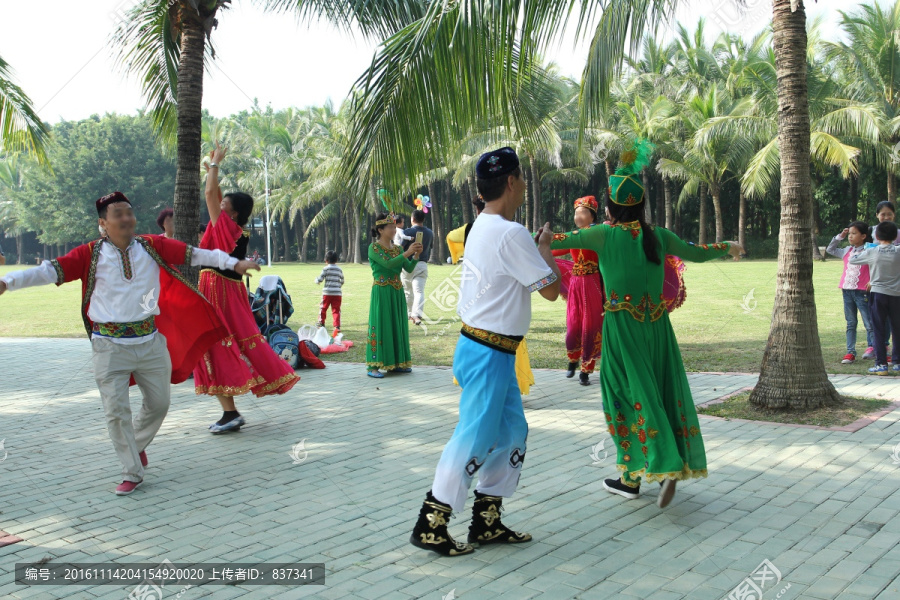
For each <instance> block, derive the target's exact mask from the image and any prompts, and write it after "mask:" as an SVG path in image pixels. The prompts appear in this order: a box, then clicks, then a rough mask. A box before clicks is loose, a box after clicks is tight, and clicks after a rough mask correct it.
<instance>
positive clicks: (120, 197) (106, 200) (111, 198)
mask: <svg viewBox="0 0 900 600" xmlns="http://www.w3.org/2000/svg"><path fill="white" fill-rule="evenodd" d="M116 202H127V203H128V204H129V205H130V204H131V200H129V199H128V198H126V197H125V194H123V193H122V192H113V193H112V194H107V195H105V196H103V197H102V198H100V199H99V200H97V202H96V204H97V214H98V215H99V214H100V212H101V211H102V210H103V209H104V208H106V207H107V206H109V205H110V204H114V203H116Z"/></svg>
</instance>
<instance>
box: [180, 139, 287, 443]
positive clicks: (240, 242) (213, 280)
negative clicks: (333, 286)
mask: <svg viewBox="0 0 900 600" xmlns="http://www.w3.org/2000/svg"><path fill="white" fill-rule="evenodd" d="M226 151H227V148H222V147H221V146H219V144H218V143H216V148H215V150H213V151H212V152H210V163H209V166H208V168H207V171H208V173H207V177H206V208H207V209H209V218H210V220H209V225H208V226H207V227H206V232H205V233H204V234H203V239H202V240H201V242H200V247H201V248H204V249H210V250H212V249H216V250H223V251H224V252H228V253H229V254H230V255H231V256H234V257H240V258H242V259H243V258H245V257H246V256H247V244H248V242H249V241H250V234H249V233H247V232H245V231H244V225H246V224H247V221H248V220H249V219H250V214H251V213H252V212H253V198H251V197H250V196H248V195H247V194H244V193H242V192H230V193H228V194H225V195H224V196H222V190H221V189H220V188H219V163H221V162H222V160H224V158H225V152H226ZM197 287H198V288H199V289H200V291H201V292H202V293H203V295H204V296H206V299H207V300H209V301H210V302H211V303H212V305H213V306H215V307H216V309H217V310H218V311H219V314H220V315H221V318H222V322H223V323H224V325H225V327H227V328H228V332H229V334H230V335H229V336H228V337H226V338H225V339H223V340H222V341H221V342H219V343H218V344H215V345H214V346H212V347H211V348H210V349H209V350H208V351H207V352H206V354H204V355H203V358H202V359H201V360H200V362H199V363H198V364H197V366H196V367H194V386H195V392H196V393H197V394H198V395H202V394H208V395H210V396H215V397H216V398H218V399H219V403H220V404H221V405H222V411H223V414H222V418H221V419H219V420H218V421H216V422H215V423H213V424H212V425H210V426H209V430H210V431H211V432H212V433H226V432H229V431H237V430H239V429H240V428H241V426H242V425H244V424H245V423H246V421H245V420H244V417H243V416H242V415H241V414H240V413H239V412H238V410H237V407H236V406H235V404H234V397H235V396H240V395H241V394H246V393H247V392H253V393H254V394H255V395H256V396H257V397H261V396H268V395H270V394H284V393H285V392H287V391H289V390H290V389H291V388H292V387H294V384H296V383H297V382H298V381H299V380H300V378H299V377H297V375H296V374H295V373H294V369H293V368H291V366H290V365H289V364H288V363H287V362H285V361H284V360H282V359H281V357H279V356H278V355H277V354H275V351H274V350H272V348H271V346H269V344H268V342H267V341H266V338H264V337H263V336H262V334H260V332H259V328H258V327H257V326H256V320H255V319H254V318H253V313H251V312H250V303H249V302H248V300H247V289H246V288H245V287H244V284H243V283H241V277H240V275H238V274H237V273H235V272H234V271H231V270H228V269H203V270H202V271H200V284H199V285H198V286H197Z"/></svg>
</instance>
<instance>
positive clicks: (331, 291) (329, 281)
mask: <svg viewBox="0 0 900 600" xmlns="http://www.w3.org/2000/svg"><path fill="white" fill-rule="evenodd" d="M337 259H338V256H337V252H335V251H334V250H329V251H328V252H326V253H325V263H326V265H325V268H324V269H322V273H320V274H319V276H318V277H316V283H317V284H318V283H322V282H323V281H324V282H325V287H324V288H323V289H322V304H321V305H320V306H319V308H320V309H321V313H320V314H319V327H324V326H325V313H326V312H328V307H329V306H330V307H331V319H332V321H333V323H334V332H333V333H332V334H331V336H332V337H334V336H336V335H337V334H338V333H340V331H341V286H342V285H344V272H343V271H341V268H340V267H339V266H337V264H336V263H337Z"/></svg>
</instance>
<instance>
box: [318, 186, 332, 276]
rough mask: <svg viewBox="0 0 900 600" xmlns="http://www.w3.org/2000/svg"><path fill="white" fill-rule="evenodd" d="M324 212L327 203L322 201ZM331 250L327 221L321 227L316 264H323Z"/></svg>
mask: <svg viewBox="0 0 900 600" xmlns="http://www.w3.org/2000/svg"><path fill="white" fill-rule="evenodd" d="M322 210H325V201H324V200H322ZM327 250H330V248H329V247H328V221H327V219H326V220H325V221H324V222H323V223H322V224H321V225H319V239H318V240H316V262H318V263H321V262H322V261H324V260H325V252H326V251H327Z"/></svg>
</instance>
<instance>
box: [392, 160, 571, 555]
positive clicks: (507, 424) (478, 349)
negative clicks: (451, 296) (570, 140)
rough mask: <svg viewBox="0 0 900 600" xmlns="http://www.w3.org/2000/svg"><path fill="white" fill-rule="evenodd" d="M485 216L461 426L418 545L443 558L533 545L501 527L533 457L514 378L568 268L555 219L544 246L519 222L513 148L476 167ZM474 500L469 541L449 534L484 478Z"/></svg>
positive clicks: (460, 370) (464, 293) (462, 357)
mask: <svg viewBox="0 0 900 600" xmlns="http://www.w3.org/2000/svg"><path fill="white" fill-rule="evenodd" d="M475 171H476V176H477V184H478V191H479V192H480V193H481V195H482V197H483V198H484V201H485V208H484V211H483V212H482V213H481V214H480V215H479V216H478V218H477V219H476V220H475V223H474V225H473V226H472V229H471V231H470V232H469V236H468V238H467V240H466V260H465V262H464V263H463V269H462V272H461V285H460V299H459V306H458V307H457V314H459V316H460V318H461V319H462V323H463V324H462V331H461V332H460V338H459V341H458V342H457V345H456V352H455V354H454V357H453V375H454V376H455V377H456V379H457V380H458V381H459V385H460V387H461V388H462V395H461V397H460V400H459V423H458V424H457V426H456V429H455V430H454V432H453V436H452V437H451V438H450V441H449V442H448V443H447V446H446V447H445V448H444V452H443V454H442V455H441V458H440V461H439V462H438V465H437V469H436V472H435V477H434V483H433V485H432V489H431V491H429V492H428V494H427V495H426V497H425V502H424V504H423V505H422V509H421V511H420V512H419V519H418V521H417V522H416V525H415V528H414V529H413V533H412V536H411V537H410V542H411V543H412V544H413V545H415V546H418V547H420V548H426V549H428V550H432V551H434V552H437V553H439V554H442V555H444V556H460V555H463V554H469V553H471V552H473V545H474V546H477V545H480V544H495V543H503V544H517V543H522V542H527V541H530V540H531V536H530V535H529V534H527V533H517V532H515V531H512V530H511V529H509V528H508V527H506V526H505V525H503V523H501V522H500V508H501V504H502V498H504V497H509V496H511V495H512V494H513V492H515V489H516V486H517V485H518V482H519V475H520V474H521V471H522V462H523V461H524V459H525V439H526V437H527V435H528V424H527V422H526V421H525V413H524V410H523V408H522V396H521V394H520V392H519V385H518V382H517V380H516V373H515V359H516V357H515V354H516V348H517V347H518V345H519V343H520V342H521V340H522V338H523V337H524V336H525V334H526V333H527V332H528V327H529V325H530V323H531V292H534V291H537V292H538V293H540V294H541V296H543V297H544V298H546V299H547V300H551V301H552V300H556V298H557V297H558V296H559V285H560V282H559V269H558V267H557V266H556V261H555V260H554V258H553V255H552V253H551V252H550V242H551V241H552V239H553V234H552V232H551V231H550V224H549V223H547V224H546V225H544V227H542V228H541V230H540V231H538V234H537V242H538V244H537V246H535V240H534V239H532V237H531V236H530V235H529V233H528V231H527V230H526V229H525V228H524V227H523V226H522V225H519V224H518V223H516V222H515V221H514V220H513V219H514V217H515V214H516V210H517V209H518V208H519V207H520V206H522V204H523V202H524V198H525V181H524V180H523V179H522V173H521V169H520V167H519V158H518V156H516V153H515V151H514V150H513V149H512V148H500V149H499V150H494V151H493V152H488V153H486V154H483V155H482V156H481V158H480V159H479V160H478V164H477V166H476V169H475ZM476 472H477V473H478V483H477V484H476V486H475V504H474V506H473V516H472V524H471V525H470V526H469V535H468V542H469V543H468V544H463V543H460V542H457V541H455V540H454V539H453V538H452V536H451V535H450V533H449V531H448V530H447V523H448V522H449V520H450V514H451V511H453V510H457V511H458V510H462V508H463V506H464V505H465V501H466V497H467V496H468V490H469V485H470V484H471V482H472V479H473V477H474V475H475V473H476Z"/></svg>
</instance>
